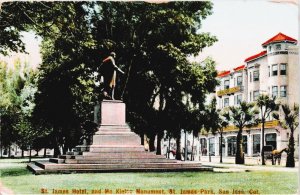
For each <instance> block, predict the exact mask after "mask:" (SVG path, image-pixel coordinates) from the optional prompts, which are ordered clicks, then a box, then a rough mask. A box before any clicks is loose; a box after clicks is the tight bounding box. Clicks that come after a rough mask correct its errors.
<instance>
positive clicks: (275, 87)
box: [272, 86, 278, 97]
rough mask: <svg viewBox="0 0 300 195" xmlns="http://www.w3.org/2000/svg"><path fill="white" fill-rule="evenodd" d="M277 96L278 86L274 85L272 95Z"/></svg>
mask: <svg viewBox="0 0 300 195" xmlns="http://www.w3.org/2000/svg"><path fill="white" fill-rule="evenodd" d="M277 96H278V87H277V86H272V97H277Z"/></svg>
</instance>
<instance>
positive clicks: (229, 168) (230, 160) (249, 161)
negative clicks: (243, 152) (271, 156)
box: [200, 156, 299, 172]
mask: <svg viewBox="0 0 300 195" xmlns="http://www.w3.org/2000/svg"><path fill="white" fill-rule="evenodd" d="M259 159H260V158H259V157H246V158H245V164H244V165H237V164H235V157H225V158H223V163H220V157H211V162H209V157H203V156H202V157H201V159H200V162H201V163H202V165H203V166H209V167H214V171H215V172H247V171H282V172H299V167H298V164H299V163H298V161H296V167H294V168H288V167H285V159H281V164H280V165H278V164H276V165H272V163H271V161H270V160H267V161H266V165H264V166H263V165H261V162H260V161H259ZM258 163H259V164H258Z"/></svg>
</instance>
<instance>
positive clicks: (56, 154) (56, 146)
mask: <svg viewBox="0 0 300 195" xmlns="http://www.w3.org/2000/svg"><path fill="white" fill-rule="evenodd" d="M58 155H60V150H59V146H58V144H55V145H54V157H55V158H56V157H58Z"/></svg>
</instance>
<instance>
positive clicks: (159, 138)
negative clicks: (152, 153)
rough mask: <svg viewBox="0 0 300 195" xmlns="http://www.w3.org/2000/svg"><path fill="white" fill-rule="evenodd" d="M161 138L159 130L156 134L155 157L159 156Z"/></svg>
mask: <svg viewBox="0 0 300 195" xmlns="http://www.w3.org/2000/svg"><path fill="white" fill-rule="evenodd" d="M162 138H163V134H162V133H161V130H160V131H159V132H158V133H157V142H156V155H161V140H162Z"/></svg>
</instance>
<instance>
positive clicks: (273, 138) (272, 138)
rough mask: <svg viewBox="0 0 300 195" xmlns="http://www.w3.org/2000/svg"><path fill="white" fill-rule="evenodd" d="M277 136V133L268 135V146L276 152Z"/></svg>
mask: <svg viewBox="0 0 300 195" xmlns="http://www.w3.org/2000/svg"><path fill="white" fill-rule="evenodd" d="M276 136H277V135H276V133H269V134H266V145H271V146H273V149H274V150H275V149H276V148H277V142H276Z"/></svg>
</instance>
